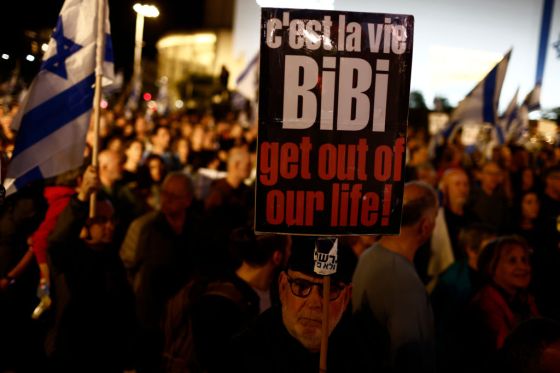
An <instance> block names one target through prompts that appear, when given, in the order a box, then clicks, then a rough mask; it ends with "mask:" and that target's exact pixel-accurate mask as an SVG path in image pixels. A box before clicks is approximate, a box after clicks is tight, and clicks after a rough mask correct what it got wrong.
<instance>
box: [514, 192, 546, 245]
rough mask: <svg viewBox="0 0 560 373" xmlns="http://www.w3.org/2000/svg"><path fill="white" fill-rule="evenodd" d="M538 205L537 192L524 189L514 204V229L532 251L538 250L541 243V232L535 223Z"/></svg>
mask: <svg viewBox="0 0 560 373" xmlns="http://www.w3.org/2000/svg"><path fill="white" fill-rule="evenodd" d="M540 205H541V203H540V199H539V195H538V194H537V192H535V191H534V190H526V191H524V192H522V193H521V195H520V196H519V201H518V202H517V204H516V206H515V224H514V231H515V232H516V234H518V235H520V236H521V237H523V238H524V239H525V240H526V241H527V243H528V244H529V246H530V247H531V248H532V249H533V251H538V250H540V249H541V248H542V245H543V242H542V239H543V232H542V231H541V230H540V229H539V226H538V224H537V218H538V216H539V211H540Z"/></svg>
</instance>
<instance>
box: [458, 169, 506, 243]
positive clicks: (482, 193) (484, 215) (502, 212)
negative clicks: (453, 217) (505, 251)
mask: <svg viewBox="0 0 560 373" xmlns="http://www.w3.org/2000/svg"><path fill="white" fill-rule="evenodd" d="M503 175H504V171H503V169H502V168H501V167H500V166H499V165H498V164H497V163H496V162H493V161H487V162H485V163H484V164H483V165H482V167H481V169H480V174H479V181H480V185H479V186H477V187H476V188H474V189H473V190H472V191H471V194H470V198H469V201H468V203H467V210H468V211H470V213H472V215H473V216H474V217H475V218H476V220H477V221H479V222H481V223H484V224H487V225H489V226H491V227H492V228H494V229H495V230H496V232H498V233H499V234H504V233H507V232H509V230H510V229H511V224H512V221H511V203H510V201H509V200H508V198H507V197H506V194H505V192H504V190H503V186H502V183H503V180H504V176H503Z"/></svg>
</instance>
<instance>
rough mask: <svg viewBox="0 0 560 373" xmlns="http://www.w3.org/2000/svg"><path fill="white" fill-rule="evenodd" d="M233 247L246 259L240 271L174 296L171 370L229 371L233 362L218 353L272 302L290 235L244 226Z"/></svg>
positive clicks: (167, 329) (167, 328)
mask: <svg viewBox="0 0 560 373" xmlns="http://www.w3.org/2000/svg"><path fill="white" fill-rule="evenodd" d="M230 249H231V250H232V251H234V252H235V254H234V257H236V258H239V259H240V260H241V264H240V265H239V267H238V268H237V269H236V271H235V272H234V273H231V274H228V275H222V276H220V278H218V279H213V280H207V279H198V280H194V281H192V282H190V283H189V284H187V285H186V286H185V287H183V289H182V290H181V291H180V292H179V293H177V295H176V296H174V297H173V298H172V299H171V300H170V301H169V303H168V305H167V311H166V315H165V319H164V333H165V348H164V366H165V370H166V371H167V372H176V371H181V370H182V371H185V370H187V369H189V367H190V369H194V366H198V367H199V369H200V370H201V371H205V372H223V371H226V370H227V365H228V364H229V362H228V361H227V360H223V359H216V356H225V355H226V354H227V348H228V346H229V342H230V339H231V338H232V337H233V336H234V335H236V334H237V333H239V332H241V331H243V330H244V329H246V328H247V327H248V326H250V325H251V324H252V323H253V322H254V321H255V319H256V318H257V316H258V315H259V314H260V313H262V312H264V311H266V310H267V309H269V308H270V307H271V304H272V301H271V294H270V287H271V285H272V282H273V279H275V276H276V275H277V274H278V273H277V271H278V269H279V268H283V267H284V266H285V263H286V261H287V258H288V257H289V252H290V251H289V250H290V237H289V236H279V235H272V234H265V235H258V236H255V234H254V232H253V229H252V228H251V227H243V228H238V229H236V230H234V231H233V233H232V235H231V236H230ZM188 318H190V322H191V323H190V324H189V320H188ZM186 327H190V328H186Z"/></svg>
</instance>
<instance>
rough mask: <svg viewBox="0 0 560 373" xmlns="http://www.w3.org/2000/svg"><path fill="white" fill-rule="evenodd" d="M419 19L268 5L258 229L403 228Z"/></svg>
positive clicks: (264, 24) (383, 230)
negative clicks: (415, 31)
mask: <svg viewBox="0 0 560 373" xmlns="http://www.w3.org/2000/svg"><path fill="white" fill-rule="evenodd" d="M413 26H414V18H413V17H412V16H409V15H397V14H368V13H353V12H336V11H320V10H303V9H298V10H296V9H271V8H263V9H262V20H261V55H260V88H259V95H260V97H259V140H258V154H257V189H256V214H255V230H256V231H258V232H276V233H291V234H311V235H345V234H397V233H399V230H400V221H401V209H402V194H403V186H404V165H405V151H406V127H407V117H408V100H409V93H410V72H411V64H412V39H413Z"/></svg>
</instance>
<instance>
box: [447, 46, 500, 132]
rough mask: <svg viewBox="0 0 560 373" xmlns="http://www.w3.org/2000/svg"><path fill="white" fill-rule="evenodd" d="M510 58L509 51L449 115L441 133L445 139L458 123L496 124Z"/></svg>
mask: <svg viewBox="0 0 560 373" xmlns="http://www.w3.org/2000/svg"><path fill="white" fill-rule="evenodd" d="M510 56H511V50H510V51H509V52H507V53H506V54H505V56H504V57H503V58H502V60H501V61H500V62H498V63H497V64H496V65H495V66H494V67H493V68H492V70H490V72H489V73H488V74H487V75H486V76H485V77H484V78H483V79H482V80H481V81H480V82H479V83H478V84H477V85H476V86H475V87H474V88H473V90H472V91H471V92H470V93H469V94H468V95H467V96H466V97H465V98H464V99H463V100H462V101H461V102H460V103H459V105H458V106H457V108H456V109H455V110H454V111H453V113H452V114H451V119H450V121H449V125H448V126H447V127H446V129H445V130H444V131H443V135H444V136H445V137H449V136H450V135H451V133H452V132H453V130H454V129H455V128H456V127H457V125H458V124H460V123H464V122H474V123H480V124H482V123H491V124H494V125H495V124H496V123H497V122H498V117H497V115H498V103H499V100H500V93H501V92H502V85H503V83H504V78H505V76H506V71H507V67H508V63H509V59H510ZM498 135H499V134H498Z"/></svg>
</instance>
